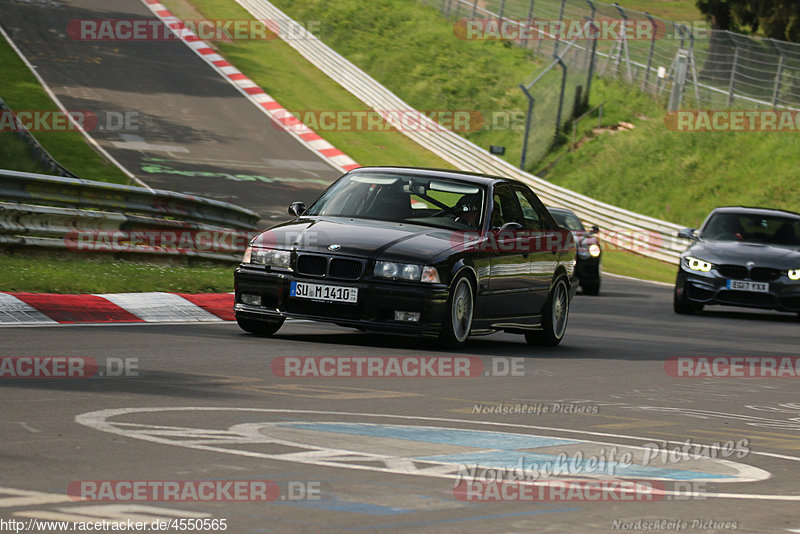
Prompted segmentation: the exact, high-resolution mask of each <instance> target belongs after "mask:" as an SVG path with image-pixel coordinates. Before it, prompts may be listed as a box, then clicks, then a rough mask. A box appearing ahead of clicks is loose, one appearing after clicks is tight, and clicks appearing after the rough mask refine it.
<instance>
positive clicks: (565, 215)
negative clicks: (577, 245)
mask: <svg viewBox="0 0 800 534" xmlns="http://www.w3.org/2000/svg"><path fill="white" fill-rule="evenodd" d="M550 214H551V215H552V216H553V218H554V219H555V220H556V222H557V223H558V225H559V226H560V227H561V228H566V229H567V230H571V231H573V232H585V231H586V229H585V228H584V227H583V224H581V220H580V219H578V217H576V216H575V214H574V213H570V212H568V211H556V210H553V211H551V212H550Z"/></svg>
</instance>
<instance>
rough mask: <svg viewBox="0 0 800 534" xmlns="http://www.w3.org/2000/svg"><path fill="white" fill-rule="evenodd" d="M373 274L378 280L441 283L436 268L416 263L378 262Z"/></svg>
mask: <svg viewBox="0 0 800 534" xmlns="http://www.w3.org/2000/svg"><path fill="white" fill-rule="evenodd" d="M372 274H373V276H375V277H376V278H387V279H390V280H410V281H414V282H420V281H421V282H428V283H438V282H439V272H438V271H437V270H436V268H435V267H431V266H429V265H425V266H422V265H417V264H414V263H397V262H393V261H377V262H375V269H373V271H372Z"/></svg>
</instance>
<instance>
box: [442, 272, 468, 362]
mask: <svg viewBox="0 0 800 534" xmlns="http://www.w3.org/2000/svg"><path fill="white" fill-rule="evenodd" d="M474 293H475V292H474V290H473V287H472V282H470V280H469V278H468V277H467V276H465V275H463V274H462V275H459V276H458V278H456V281H455V282H454V283H453V287H452V289H451V290H450V296H449V297H448V298H447V307H446V311H445V316H444V320H443V321H442V330H441V332H439V341H440V342H441V343H442V344H443V345H445V346H447V347H452V348H457V347H462V346H464V344H465V343H466V342H467V338H469V331H470V329H471V328H472V317H473V313H474V308H475V297H474Z"/></svg>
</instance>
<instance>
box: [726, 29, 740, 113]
mask: <svg viewBox="0 0 800 534" xmlns="http://www.w3.org/2000/svg"><path fill="white" fill-rule="evenodd" d="M731 41H733V39H731ZM733 45H734V46H735V47H736V49H735V50H734V51H733V66H732V67H731V79H730V81H729V82H728V106H729V107H730V106H732V105H733V91H734V88H735V87H736V67H737V65H738V64H739V44H738V43H737V42H736V41H733Z"/></svg>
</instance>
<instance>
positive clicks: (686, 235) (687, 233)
mask: <svg viewBox="0 0 800 534" xmlns="http://www.w3.org/2000/svg"><path fill="white" fill-rule="evenodd" d="M694 231H695V229H694V228H684V229H683V230H680V231H679V232H678V237H680V238H682V239H690V240H692V241H697V235H696V234H695V233H694Z"/></svg>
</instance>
